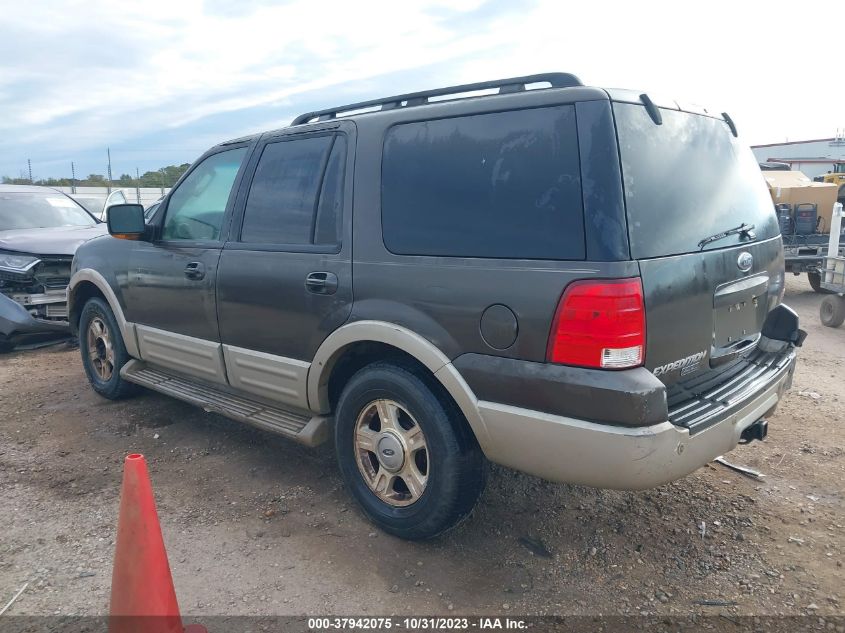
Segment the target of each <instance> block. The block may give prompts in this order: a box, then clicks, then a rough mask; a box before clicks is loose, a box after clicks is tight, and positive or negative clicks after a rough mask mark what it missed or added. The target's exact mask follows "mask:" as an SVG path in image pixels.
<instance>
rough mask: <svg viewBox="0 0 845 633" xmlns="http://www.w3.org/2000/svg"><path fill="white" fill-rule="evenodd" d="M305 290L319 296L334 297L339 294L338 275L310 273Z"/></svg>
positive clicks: (306, 278) (306, 279)
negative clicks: (336, 293)
mask: <svg viewBox="0 0 845 633" xmlns="http://www.w3.org/2000/svg"><path fill="white" fill-rule="evenodd" d="M305 289H306V290H308V292H313V293H314V294H317V295H333V294H334V293H335V292H337V275H335V274H334V273H326V272H317V273H308V276H307V277H305Z"/></svg>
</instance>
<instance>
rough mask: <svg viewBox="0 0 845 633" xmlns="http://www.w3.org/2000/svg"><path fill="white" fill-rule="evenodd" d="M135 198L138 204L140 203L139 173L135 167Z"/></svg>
mask: <svg viewBox="0 0 845 633" xmlns="http://www.w3.org/2000/svg"><path fill="white" fill-rule="evenodd" d="M135 199H136V200H137V201H138V204H141V174H140V173H139V172H138V168H137V167H136V168H135Z"/></svg>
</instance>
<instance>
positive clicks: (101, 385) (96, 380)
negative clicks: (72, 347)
mask: <svg viewBox="0 0 845 633" xmlns="http://www.w3.org/2000/svg"><path fill="white" fill-rule="evenodd" d="M79 352H80V354H81V355H82V366H83V367H84V368H85V374H86V375H87V376H88V382H90V383H91V387H92V388H93V389H94V391H96V392H97V393H98V394H100V395H101V396H103V397H104V398H108V399H109V400H120V399H121V398H126V397H129V396H131V395H133V394H134V393H136V392H137V391H138V386H137V385H134V384H132V383H131V382H127V381H126V380H124V379H123V378H121V376H120V370H121V369H122V368H123V366H124V365H125V364H126V363H128V362H129V360H130V359H131V357H130V356H129V354H128V353H127V351H126V345H125V344H124V343H123V336H121V334H120V328H119V327H118V326H117V319H115V318H114V314H113V313H112V311H111V308H110V307H109V306H108V304H107V303H106V302H105V301H103V300H102V299H100V298H99V297H94V298H92V299H89V300H88V302H87V303H86V304H85V307H84V308H82V314H81V315H80V317H79Z"/></svg>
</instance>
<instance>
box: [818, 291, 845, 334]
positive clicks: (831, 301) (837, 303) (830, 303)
mask: <svg viewBox="0 0 845 633" xmlns="http://www.w3.org/2000/svg"><path fill="white" fill-rule="evenodd" d="M819 316H820V317H821V321H822V325H826V326H827V327H839V326H840V325H842V323H843V322H845V297H840V296H839V295H828V296H826V297H825V298H824V299H822V305H821V307H820V308H819Z"/></svg>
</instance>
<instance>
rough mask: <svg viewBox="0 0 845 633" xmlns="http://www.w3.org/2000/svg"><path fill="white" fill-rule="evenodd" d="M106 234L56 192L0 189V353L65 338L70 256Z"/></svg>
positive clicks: (19, 187)
mask: <svg viewBox="0 0 845 633" xmlns="http://www.w3.org/2000/svg"><path fill="white" fill-rule="evenodd" d="M106 233H107V230H106V225H105V224H104V223H102V222H99V221H97V220H96V219H95V218H94V217H93V216H92V215H91V214H90V213H88V212H87V211H86V210H85V209H84V208H83V207H82V206H80V205H79V204H78V203H77V202H76V201H74V200H73V199H71V198H70V197H68V196H67V195H65V194H64V193H62V192H60V191H57V190H55V189H51V188H49V187H35V186H24V185H0V352H3V351H9V350H11V349H14V347H15V346H16V345H20V344H24V343H35V342H39V341H43V340H49V339H51V338H58V337H61V336H63V335H70V330H69V328H68V318H67V296H66V295H67V285H68V281H69V280H70V265H71V261H72V260H73V255H74V253H75V252H76V249H77V247H78V246H79V245H80V244H82V243H83V242H86V241H88V240H90V239H92V238H94V237H98V236H100V235H104V234H106Z"/></svg>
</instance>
